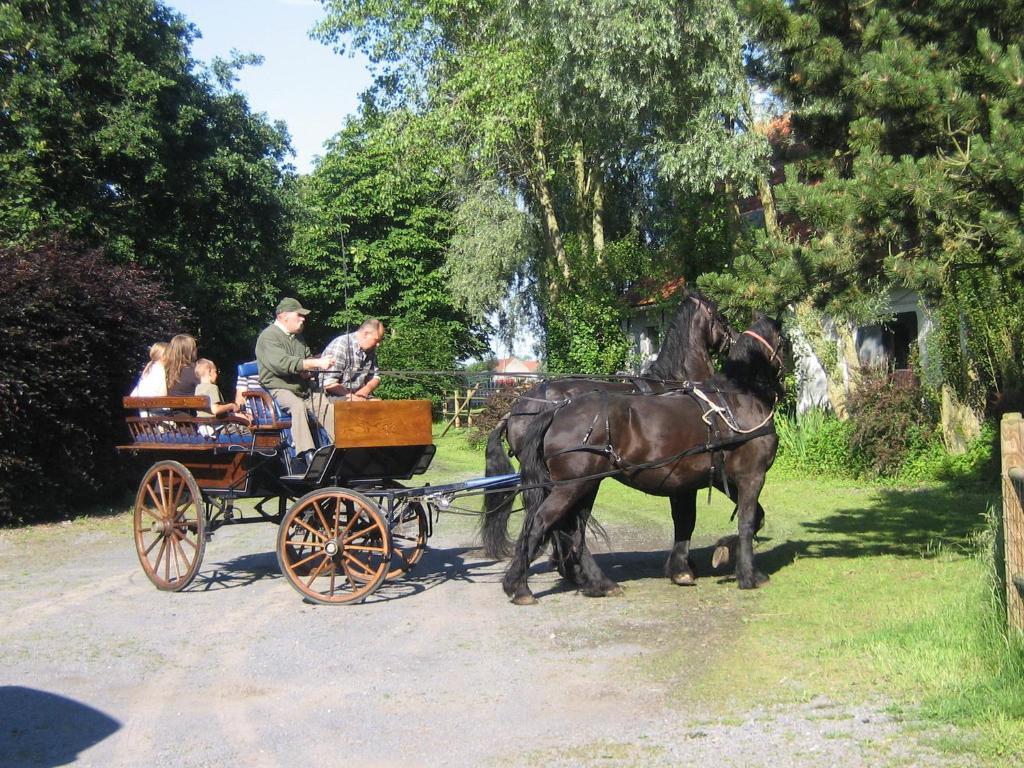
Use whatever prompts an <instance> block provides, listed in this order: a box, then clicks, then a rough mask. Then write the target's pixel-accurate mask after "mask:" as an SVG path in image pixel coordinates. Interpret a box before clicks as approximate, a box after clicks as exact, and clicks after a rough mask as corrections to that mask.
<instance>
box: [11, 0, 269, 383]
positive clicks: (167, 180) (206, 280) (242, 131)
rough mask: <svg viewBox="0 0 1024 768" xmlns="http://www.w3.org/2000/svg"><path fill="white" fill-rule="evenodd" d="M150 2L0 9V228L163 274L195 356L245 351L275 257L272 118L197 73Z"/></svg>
mask: <svg viewBox="0 0 1024 768" xmlns="http://www.w3.org/2000/svg"><path fill="white" fill-rule="evenodd" d="M195 34H196V30H195V29H194V28H193V27H191V26H190V25H189V24H187V23H186V21H185V20H184V19H183V18H182V17H181V16H179V15H178V14H176V13H174V12H172V11H171V10H170V9H168V8H167V7H166V6H165V5H163V4H162V3H161V2H158V1H157V0H105V1H104V2H71V0H51V1H50V2H45V3H44V2H38V0H11V1H10V2H5V3H4V4H3V5H2V6H0V98H2V104H3V107H2V109H0V239H2V240H3V241H5V242H8V243H22V244H27V243H32V242H37V241H39V240H40V239H41V238H45V237H47V236H48V235H47V233H49V232H52V231H55V230H58V231H62V232H65V233H66V234H67V236H68V237H69V238H71V239H72V240H73V241H75V242H78V243H81V244H83V245H87V246H102V247H103V248H104V249H105V251H106V253H107V255H108V257H109V258H112V259H114V260H119V261H135V262H137V263H140V264H143V265H147V266H150V267H152V268H153V269H155V270H157V272H158V273H160V274H161V275H163V276H164V278H165V280H166V285H167V286H168V289H169V291H170V293H171V297H172V298H173V299H174V300H175V301H177V302H179V303H180V304H181V305H184V306H187V307H189V308H190V309H191V310H192V311H193V314H194V317H195V322H196V327H195V328H194V329H191V330H194V331H197V332H198V334H199V335H200V341H201V344H202V345H203V348H204V351H205V352H207V353H208V354H210V355H211V356H215V357H222V358H223V359H224V362H225V363H230V362H233V361H235V360H237V359H240V358H241V357H242V356H245V355H248V354H250V352H246V351H244V350H249V349H251V346H252V339H253V337H254V335H255V333H256V331H257V330H258V324H259V322H260V321H261V320H262V319H263V317H265V315H266V313H267V310H266V307H268V306H273V302H274V299H275V298H276V290H277V288H276V286H277V285H278V284H279V282H280V278H281V274H282V267H283V264H284V259H283V257H284V246H285V245H286V243H287V237H288V221H287V218H286V211H285V209H284V205H283V202H282V195H283V192H284V190H285V186H286V183H287V178H288V172H287V168H286V166H285V165H284V161H285V159H286V156H287V153H288V151H289V147H288V135H287V132H286V130H285V129H284V126H283V125H280V124H271V123H270V122H269V120H268V119H267V118H266V116H264V115H261V114H255V113H253V112H252V110H251V109H250V108H249V106H248V104H247V102H246V100H245V98H244V97H243V96H242V95H241V94H239V93H237V92H235V91H234V90H233V88H232V77H233V68H234V67H237V66H241V65H244V64H246V63H252V62H253V61H254V59H253V58H252V57H245V56H238V57H236V59H235V60H234V61H232V62H225V61H222V62H217V63H216V64H215V65H214V67H213V68H212V70H211V71H209V72H206V71H201V70H199V69H198V68H197V66H196V64H195V62H194V61H193V60H192V58H191V56H190V45H191V42H192V40H193V39H194V36H195Z"/></svg>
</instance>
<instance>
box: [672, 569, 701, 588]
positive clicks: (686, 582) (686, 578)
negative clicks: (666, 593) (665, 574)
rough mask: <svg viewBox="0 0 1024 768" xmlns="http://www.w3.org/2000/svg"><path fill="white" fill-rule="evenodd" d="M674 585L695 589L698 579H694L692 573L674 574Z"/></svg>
mask: <svg viewBox="0 0 1024 768" xmlns="http://www.w3.org/2000/svg"><path fill="white" fill-rule="evenodd" d="M669 578H670V579H671V580H672V583H673V584H677V585H679V586H680V587H695V586H697V579H695V578H694V576H693V574H692V573H687V572H685V571H684V572H683V573H673V574H672V575H671V576H670V577H669Z"/></svg>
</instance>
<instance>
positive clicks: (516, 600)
mask: <svg viewBox="0 0 1024 768" xmlns="http://www.w3.org/2000/svg"><path fill="white" fill-rule="evenodd" d="M512 604H513V605H536V604H537V598H536V597H534V596H533V595H516V596H515V597H513V598H512Z"/></svg>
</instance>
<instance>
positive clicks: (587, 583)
mask: <svg viewBox="0 0 1024 768" xmlns="http://www.w3.org/2000/svg"><path fill="white" fill-rule="evenodd" d="M596 498H597V488H594V490H593V491H591V492H590V493H589V494H587V496H585V497H584V498H583V499H581V500H580V501H579V504H578V506H577V515H576V519H577V521H578V522H577V525H578V526H579V539H578V543H577V547H576V550H575V552H574V557H573V559H572V563H571V564H572V580H573V581H575V582H576V584H577V586H578V587H579V590H580V594H582V595H586V596H587V597H610V596H613V595H621V594H622V587H620V586H619V585H618V584H616V583H615V581H614V580H612V579H610V578H608V576H607V574H605V572H604V571H602V570H601V566H599V565H598V564H597V561H596V560H594V556H593V555H592V554H591V553H590V550H589V549H588V548H587V540H586V538H585V535H584V534H585V533H586V530H587V521H588V520H589V519H590V514H591V512H592V511H593V507H594V500H595V499H596Z"/></svg>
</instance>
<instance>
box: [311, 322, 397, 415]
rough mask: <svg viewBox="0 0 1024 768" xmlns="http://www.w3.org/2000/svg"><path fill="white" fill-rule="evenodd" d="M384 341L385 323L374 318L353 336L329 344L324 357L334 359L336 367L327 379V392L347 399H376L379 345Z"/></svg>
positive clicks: (342, 337)
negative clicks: (374, 396)
mask: <svg viewBox="0 0 1024 768" xmlns="http://www.w3.org/2000/svg"><path fill="white" fill-rule="evenodd" d="M382 338H384V324H383V323H382V322H381V321H380V320H378V319H376V318H373V317H371V318H369V319H368V320H366V321H364V322H363V324H362V325H360V326H359V329H358V330H357V331H355V332H354V333H346V334H344V335H343V336H338V337H337V338H336V339H334V340H333V341H332V342H331V343H330V344H328V345H327V349H326V350H325V351H324V356H325V357H333V358H334V368H333V369H332V370H331V371H330V372H329V373H327V374H326V375H325V376H324V391H325V392H327V394H329V395H331V397H332V398H339V399H344V400H371V399H373V397H372V396H373V390H375V389H376V388H377V387H378V386H379V385H380V375H379V374H378V373H377V370H378V369H377V345H378V344H380V340H381V339H382Z"/></svg>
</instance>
